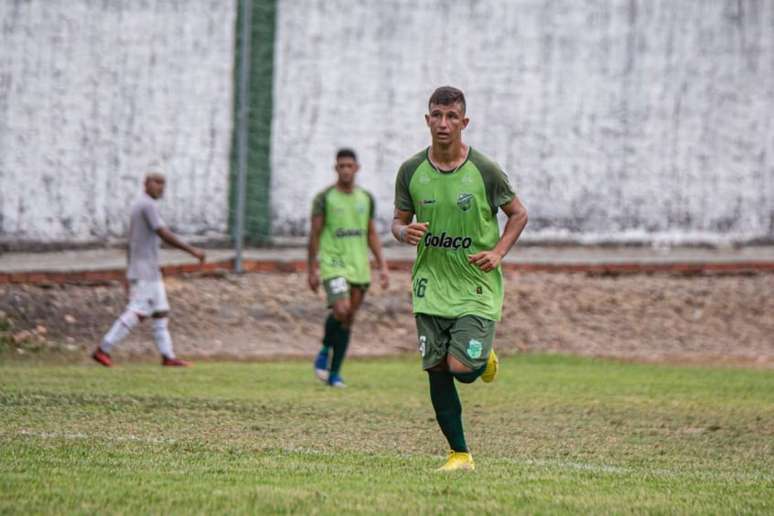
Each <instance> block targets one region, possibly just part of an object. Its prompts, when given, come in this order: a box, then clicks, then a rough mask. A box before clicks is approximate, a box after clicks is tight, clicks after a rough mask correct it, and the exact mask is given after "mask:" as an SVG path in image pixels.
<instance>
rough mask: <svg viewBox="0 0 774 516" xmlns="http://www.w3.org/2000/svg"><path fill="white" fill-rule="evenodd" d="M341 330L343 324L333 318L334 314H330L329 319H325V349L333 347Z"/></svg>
mask: <svg viewBox="0 0 774 516" xmlns="http://www.w3.org/2000/svg"><path fill="white" fill-rule="evenodd" d="M339 329H341V323H340V322H339V321H338V320H337V319H336V318H335V317H333V314H329V315H328V318H327V319H325V335H323V342H322V344H323V348H332V347H333V345H334V343H335V341H336V335H337V334H338V331H339Z"/></svg>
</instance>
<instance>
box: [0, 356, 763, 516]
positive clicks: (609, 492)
mask: <svg viewBox="0 0 774 516" xmlns="http://www.w3.org/2000/svg"><path fill="white" fill-rule="evenodd" d="M345 373H346V379H347V382H348V383H349V384H350V385H351V387H350V388H348V389H344V390H333V389H329V388H325V387H324V386H322V385H320V384H318V383H317V382H316V380H314V379H313V378H312V372H311V366H310V364H308V363H306V362H273V363H261V364H226V363H209V364H197V365H196V366H195V367H193V368H191V369H187V370H186V369H179V370H178V369H175V370H168V369H162V368H160V367H158V366H155V365H128V366H123V367H119V368H115V369H104V368H98V367H96V366H83V365H78V366H74V365H57V366H54V365H40V364H29V363H6V364H3V365H0V513H18V514H26V513H31V512H46V513H50V512H57V513H60V512H79V513H104V512H109V513H138V512H143V513H147V512H153V513H192V512H196V513H202V512H205V513H221V512H228V513H255V512H272V513H274V512H298V513H335V512H381V513H384V512H387V513H410V512H414V513H416V512H418V513H446V512H453V513H472V512H485V513H495V512H506V511H507V512H524V513H545V512H550V513H568V514H570V513H571V514H575V513H579V512H584V513H585V512H597V513H610V512H616V513H628V512H656V513H663V512H669V513H673V512H677V513H685V512H710V513H751V512H753V513H755V512H757V513H764V512H771V511H773V510H774V473H773V472H774V448H773V447H772V443H774V376H772V375H771V372H770V371H756V370H743V369H731V368H695V367H669V366H654V365H640V364H625V363H619V362H610V361H602V360H591V359H579V358H567V357H557V356H540V355H527V356H517V357H510V358H506V359H504V360H503V371H502V374H501V376H500V377H498V379H497V381H496V382H495V383H493V384H491V385H484V384H480V382H477V383H476V384H474V385H471V386H461V387H460V392H461V395H462V398H463V403H464V409H465V424H466V428H467V433H468V442H469V443H470V445H471V447H472V450H473V453H474V456H475V458H476V462H477V468H478V469H477V470H476V472H475V473H472V474H453V475H441V474H437V473H435V472H434V471H433V470H434V468H435V467H437V466H438V465H440V464H441V463H442V461H443V455H444V452H445V446H444V444H445V443H444V440H443V437H442V436H441V434H440V431H439V430H438V428H437V427H436V424H435V421H434V418H433V413H432V408H431V406H430V402H429V399H428V394H427V385H426V379H425V377H424V374H423V373H422V372H421V371H420V370H419V366H418V364H417V362H416V360H413V359H412V360H408V359H382V360H373V361H365V360H353V361H350V362H348V363H347V364H346V370H345Z"/></svg>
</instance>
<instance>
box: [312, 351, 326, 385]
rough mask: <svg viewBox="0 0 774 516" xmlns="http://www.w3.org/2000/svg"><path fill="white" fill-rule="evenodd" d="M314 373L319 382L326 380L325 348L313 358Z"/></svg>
mask: <svg viewBox="0 0 774 516" xmlns="http://www.w3.org/2000/svg"><path fill="white" fill-rule="evenodd" d="M314 374H315V376H317V379H318V380H320V381H321V382H327V381H328V353H327V350H322V349H321V350H320V352H319V353H318V354H317V358H315V359H314Z"/></svg>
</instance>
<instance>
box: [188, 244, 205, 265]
mask: <svg viewBox="0 0 774 516" xmlns="http://www.w3.org/2000/svg"><path fill="white" fill-rule="evenodd" d="M191 254H192V255H194V257H195V258H196V259H197V260H199V263H204V260H206V259H207V255H206V254H205V253H204V251H202V250H201V249H198V248H196V247H194V248H193V252H192V253H191Z"/></svg>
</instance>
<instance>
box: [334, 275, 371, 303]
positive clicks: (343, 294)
mask: <svg viewBox="0 0 774 516" xmlns="http://www.w3.org/2000/svg"><path fill="white" fill-rule="evenodd" d="M370 286H371V284H370V283H350V282H348V281H347V278H345V277H344V276H336V277H335V278H328V279H325V280H323V287H324V288H325V295H326V297H327V298H328V306H333V304H334V303H335V302H336V301H338V300H339V299H345V298H348V297H349V291H350V289H353V288H359V289H360V290H362V291H363V292H364V293H365V292H366V291H367V290H368V287H370Z"/></svg>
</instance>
